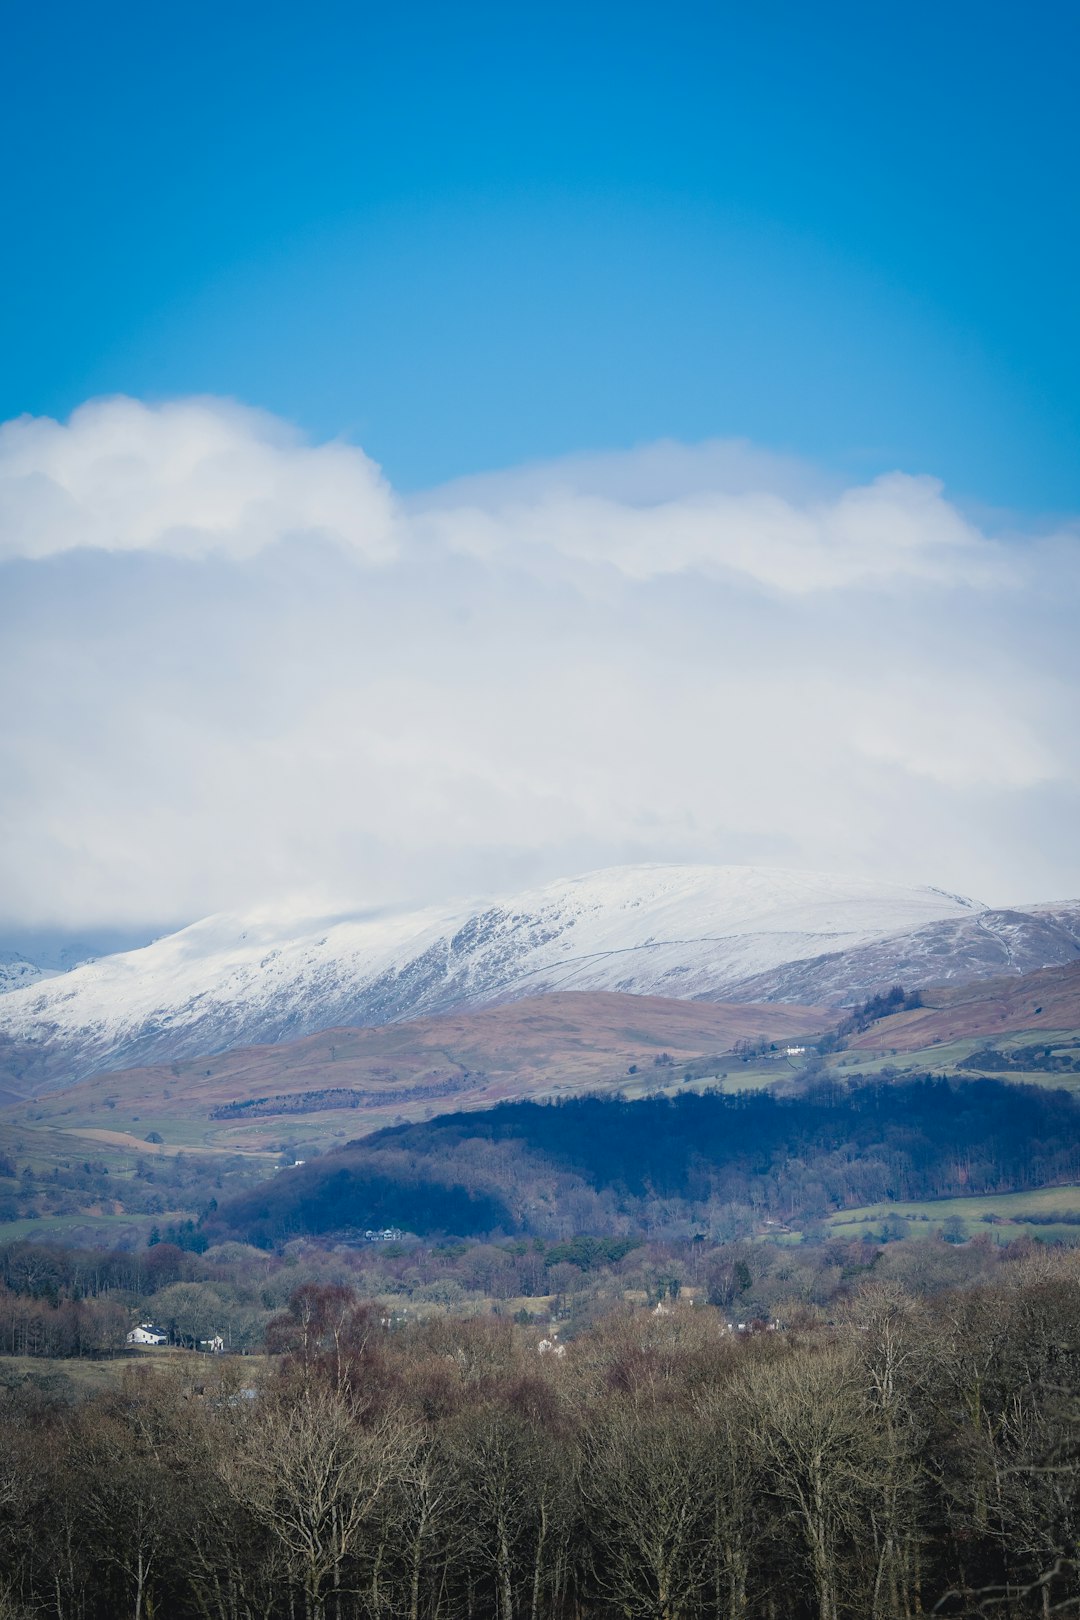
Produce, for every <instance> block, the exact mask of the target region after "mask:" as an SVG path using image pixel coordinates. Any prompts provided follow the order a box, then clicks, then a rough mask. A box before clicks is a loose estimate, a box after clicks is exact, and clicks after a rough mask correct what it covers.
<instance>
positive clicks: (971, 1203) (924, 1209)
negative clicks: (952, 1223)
mask: <svg viewBox="0 0 1080 1620" xmlns="http://www.w3.org/2000/svg"><path fill="white" fill-rule="evenodd" d="M1058 1214H1061V1215H1064V1214H1069V1215H1072V1214H1080V1186H1068V1187H1040V1188H1038V1189H1037V1190H1036V1191H1034V1192H1018V1193H995V1194H992V1195H989V1196H987V1197H978V1198H935V1199H924V1200H922V1201H921V1202H911V1203H899V1202H898V1203H893V1204H890V1203H885V1204H866V1205H864V1206H863V1207H862V1208H860V1209H845V1210H839V1211H837V1213H836V1214H835V1215H832V1216H830V1217H829V1221H828V1225H829V1227H830V1228H831V1230H832V1231H833V1232H834V1233H835V1234H836V1235H837V1236H843V1237H859V1236H861V1235H862V1234H863V1233H864V1232H869V1233H872V1234H874V1235H877V1234H879V1233H880V1231H881V1227H882V1224H883V1222H885V1221H896V1220H901V1221H907V1222H908V1223H909V1224H910V1226H911V1235H912V1236H918V1234H919V1232H920V1231H923V1232H925V1233H927V1234H928V1235H929V1234H930V1233H933V1232H938V1231H940V1230H941V1229H942V1227H943V1226H944V1225H945V1222H946V1221H948V1220H951V1219H959V1220H962V1221H963V1222H964V1223H965V1225H966V1227H967V1232H968V1236H969V1237H974V1236H976V1235H977V1234H978V1233H980V1232H981V1233H984V1234H986V1235H989V1236H992V1237H995V1238H997V1239H998V1240H999V1241H1008V1240H1010V1239H1012V1238H1015V1237H1019V1236H1021V1234H1026V1235H1027V1236H1029V1237H1055V1238H1062V1239H1064V1240H1066V1241H1073V1242H1080V1226H1072V1225H1070V1224H1067V1223H1065V1222H1061V1223H1051V1224H1048V1225H1045V1226H1044V1225H1041V1224H1040V1225H1031V1224H1028V1223H1027V1222H1019V1221H1017V1219H1016V1217H1017V1216H1018V1215H1058ZM987 1216H990V1217H992V1218H996V1222H997V1223H1000V1224H995V1221H994V1219H991V1220H989V1221H988V1220H987V1219H986V1217H987Z"/></svg>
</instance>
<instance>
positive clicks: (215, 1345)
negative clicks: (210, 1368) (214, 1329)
mask: <svg viewBox="0 0 1080 1620" xmlns="http://www.w3.org/2000/svg"><path fill="white" fill-rule="evenodd" d="M224 1348H225V1340H224V1339H223V1338H222V1337H221V1334H220V1333H215V1334H214V1337H213V1338H212V1339H200V1340H199V1349H200V1350H204V1351H205V1352H206V1354H207V1355H208V1356H220V1355H221V1353H222V1351H223V1350H224Z"/></svg>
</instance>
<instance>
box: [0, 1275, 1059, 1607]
mask: <svg viewBox="0 0 1080 1620" xmlns="http://www.w3.org/2000/svg"><path fill="white" fill-rule="evenodd" d="M1078 1300H1080V1263H1078V1258H1077V1256H1076V1255H1075V1254H1073V1253H1063V1254H1057V1255H1036V1256H1032V1257H1029V1258H1028V1259H1026V1260H1024V1261H1022V1262H1020V1263H1018V1264H1015V1265H1013V1266H1010V1267H1008V1268H1006V1269H1003V1270H1002V1272H1001V1273H1000V1274H999V1276H998V1278H997V1280H996V1281H995V1282H994V1283H993V1284H992V1285H990V1286H984V1287H977V1288H973V1289H967V1290H963V1291H959V1292H950V1291H946V1292H944V1293H942V1294H939V1295H938V1296H936V1297H935V1298H934V1299H933V1300H924V1299H920V1298H918V1297H917V1296H914V1295H912V1294H910V1293H909V1292H907V1291H905V1290H903V1289H901V1288H899V1287H898V1286H896V1285H888V1286H882V1285H881V1284H879V1283H878V1282H876V1281H873V1280H871V1281H870V1282H869V1283H866V1284H864V1285H863V1286H862V1287H861V1288H859V1289H858V1290H856V1291H855V1292H854V1293H853V1295H852V1297H851V1299H850V1301H849V1303H848V1305H847V1307H846V1308H845V1310H844V1312H843V1313H842V1314H841V1315H840V1316H838V1317H837V1319H836V1320H835V1321H834V1322H833V1323H832V1324H831V1325H829V1326H824V1325H819V1326H817V1327H802V1328H789V1329H788V1331H786V1332H760V1333H754V1334H746V1335H739V1334H733V1333H731V1332H730V1331H729V1330H728V1328H727V1324H726V1322H725V1319H724V1316H723V1313H721V1312H718V1311H716V1310H714V1309H712V1308H710V1307H700V1308H697V1309H690V1308H687V1307H684V1306H678V1305H676V1306H673V1307H671V1308H670V1309H668V1310H667V1311H666V1312H662V1313H659V1314H657V1313H655V1312H643V1311H640V1310H638V1311H631V1310H626V1309H623V1310H615V1311H612V1312H609V1313H607V1314H606V1315H605V1316H604V1317H602V1318H601V1319H600V1320H598V1321H596V1322H595V1323H593V1324H592V1325H590V1326H589V1327H587V1328H585V1329H584V1330H582V1331H581V1332H579V1333H577V1334H575V1335H574V1336H573V1337H572V1338H571V1340H570V1342H569V1343H567V1344H566V1346H565V1351H564V1352H562V1353H560V1350H559V1346H558V1345H557V1344H552V1343H551V1342H550V1340H549V1341H547V1348H545V1345H544V1343H543V1342H542V1341H541V1340H540V1338H539V1332H538V1330H530V1329H527V1328H522V1327H519V1326H517V1325H515V1324H514V1323H513V1322H510V1321H508V1320H500V1319H496V1318H493V1317H490V1316H487V1317H476V1318H472V1319H467V1320H455V1319H453V1318H450V1317H447V1316H446V1315H438V1316H436V1317H434V1318H432V1319H429V1320H427V1321H425V1322H420V1323H412V1324H409V1325H405V1326H395V1325H393V1323H391V1322H390V1319H389V1318H387V1317H385V1316H384V1315H382V1314H380V1311H379V1310H378V1309H377V1308H373V1307H372V1306H371V1305H370V1304H369V1303H366V1302H364V1301H362V1300H360V1299H358V1298H357V1296H356V1295H355V1293H354V1292H352V1291H351V1290H350V1289H348V1288H344V1287H340V1286H338V1287H335V1286H321V1285H314V1284H309V1285H306V1286H304V1287H302V1288H300V1289H298V1290H297V1291H296V1292H295V1293H294V1294H293V1296H292V1297H291V1299H290V1300H289V1303H288V1305H287V1307H286V1309H285V1310H284V1311H282V1312H281V1313H280V1314H279V1315H278V1316H277V1318H275V1320H274V1322H273V1323H272V1325H271V1331H270V1335H269V1344H270V1347H271V1349H272V1351H273V1359H272V1361H270V1362H269V1363H268V1364H267V1367H266V1370H265V1371H264V1372H263V1373H262V1374H261V1375H260V1376H258V1377H256V1376H255V1375H254V1374H253V1372H252V1366H251V1363H250V1362H245V1361H237V1360H231V1361H227V1362H226V1363H225V1364H224V1365H223V1366H220V1367H214V1368H212V1369H208V1368H207V1364H206V1363H196V1362H195V1360H194V1358H193V1360H192V1363H191V1364H189V1365H190V1367H193V1368H195V1371H194V1372H191V1371H188V1372H187V1373H186V1374H177V1375H172V1376H170V1375H165V1374H161V1373H154V1372H151V1371H148V1370H146V1369H144V1368H139V1369H136V1370H134V1371H132V1372H130V1373H127V1374H126V1375H125V1376H124V1377H123V1379H122V1380H120V1381H119V1382H118V1383H117V1384H116V1386H115V1387H114V1388H112V1389H109V1390H106V1391H103V1392H101V1393H98V1394H95V1395H92V1396H90V1397H88V1398H86V1399H83V1400H81V1401H77V1402H71V1401H69V1400H58V1399H55V1398H52V1397H51V1396H50V1394H49V1392H48V1388H47V1386H44V1385H42V1386H37V1385H35V1384H34V1383H33V1382H32V1381H30V1382H25V1381H24V1382H23V1383H22V1384H20V1385H18V1386H13V1387H8V1388H5V1389H3V1390H0V1614H2V1615H3V1616H4V1617H5V1620H29V1616H31V1615H34V1616H43V1615H47V1616H53V1617H55V1620H117V1617H121V1616H132V1617H133V1620H153V1617H154V1616H158V1617H159V1620H161V1617H164V1616H169V1617H175V1620H188V1617H191V1620H195V1617H200V1620H257V1617H258V1620H262V1617H269V1620H286V1617H287V1620H300V1617H303V1620H360V1617H368V1616H370V1617H376V1616H386V1617H390V1616H401V1617H408V1620H451V1617H452V1620H526V1617H528V1620H615V1617H616V1616H619V1617H627V1616H629V1617H641V1620H901V1617H902V1620H909V1617H913V1616H915V1615H918V1614H930V1613H938V1614H943V1615H953V1616H960V1615H972V1616H974V1615H990V1614H995V1615H1003V1616H1014V1617H1020V1616H1033V1617H1034V1616H1042V1615H1048V1614H1052V1613H1066V1612H1075V1610H1076V1608H1077V1606H1078V1604H1080V1580H1078V1575H1077V1567H1076V1558H1075V1555H1076V1546H1077V1539H1078V1536H1080V1517H1078V1515H1080V1450H1078V1442H1080V1332H1078V1329H1080V1318H1078V1309H1080V1307H1078Z"/></svg>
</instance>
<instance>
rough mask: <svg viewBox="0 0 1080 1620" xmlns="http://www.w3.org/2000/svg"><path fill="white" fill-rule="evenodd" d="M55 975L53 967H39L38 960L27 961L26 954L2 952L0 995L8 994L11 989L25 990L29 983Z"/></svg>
mask: <svg viewBox="0 0 1080 1620" xmlns="http://www.w3.org/2000/svg"><path fill="white" fill-rule="evenodd" d="M54 976H55V975H54V972H53V971H52V970H51V969H49V968H43V967H39V966H38V964H37V963H36V962H29V961H27V959H26V957H25V956H16V955H14V954H13V953H12V952H10V951H3V952H0V996H6V995H7V994H8V992H9V991H11V990H25V989H26V987H27V985H31V984H37V983H38V981H39V980H40V979H51V978H53V977H54Z"/></svg>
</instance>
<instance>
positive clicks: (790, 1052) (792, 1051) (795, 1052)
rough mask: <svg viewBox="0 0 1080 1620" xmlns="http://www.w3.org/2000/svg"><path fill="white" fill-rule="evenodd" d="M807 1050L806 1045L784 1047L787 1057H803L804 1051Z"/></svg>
mask: <svg viewBox="0 0 1080 1620" xmlns="http://www.w3.org/2000/svg"><path fill="white" fill-rule="evenodd" d="M805 1051H806V1047H805V1046H785V1047H784V1056H785V1057H802V1055H803V1053H804V1052H805Z"/></svg>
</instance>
